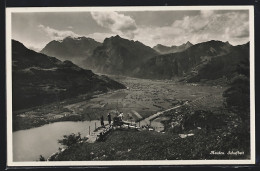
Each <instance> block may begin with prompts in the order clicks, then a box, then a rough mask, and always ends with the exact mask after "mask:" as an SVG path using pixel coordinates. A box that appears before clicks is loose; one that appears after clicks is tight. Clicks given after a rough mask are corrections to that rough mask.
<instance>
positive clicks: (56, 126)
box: [13, 120, 107, 161]
mask: <svg viewBox="0 0 260 171" xmlns="http://www.w3.org/2000/svg"><path fill="white" fill-rule="evenodd" d="M95 123H96V126H97V127H98V126H100V122H99V121H98V120H94V121H84V122H71V121H66V122H55V123H51V124H47V125H44V126H41V127H37V128H31V129H27V130H20V131H16V132H14V133H13V160H14V161H36V160H39V156H40V155H42V156H43V157H45V158H46V159H47V158H48V157H49V156H50V155H52V154H53V153H55V152H57V151H58V148H59V147H61V145H60V144H59V143H58V140H59V139H62V138H63V135H68V134H71V133H75V134H77V133H78V132H80V133H81V135H82V136H81V137H83V136H87V135H88V134H89V126H90V131H91V132H92V131H93V130H94V129H95ZM106 123H107V122H106V121H105V124H106Z"/></svg>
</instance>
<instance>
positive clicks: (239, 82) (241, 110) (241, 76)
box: [223, 59, 250, 121]
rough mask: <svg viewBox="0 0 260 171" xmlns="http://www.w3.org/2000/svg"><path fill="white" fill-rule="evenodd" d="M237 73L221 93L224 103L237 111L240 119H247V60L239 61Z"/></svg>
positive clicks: (248, 93)
mask: <svg viewBox="0 0 260 171" xmlns="http://www.w3.org/2000/svg"><path fill="white" fill-rule="evenodd" d="M236 72H237V75H236V76H235V77H234V78H233V80H232V81H231V84H230V88H228V89H227V90H226V91H224V93H223V97H224V98H225V101H224V105H225V106H226V107H227V108H228V109H229V110H230V111H232V112H234V113H237V114H238V115H239V117H240V118H241V119H242V120H244V121H245V120H248V119H249V116H250V115H249V114H250V80H249V60H248V59H247V60H243V61H241V62H240V63H239V64H238V66H237V68H236Z"/></svg>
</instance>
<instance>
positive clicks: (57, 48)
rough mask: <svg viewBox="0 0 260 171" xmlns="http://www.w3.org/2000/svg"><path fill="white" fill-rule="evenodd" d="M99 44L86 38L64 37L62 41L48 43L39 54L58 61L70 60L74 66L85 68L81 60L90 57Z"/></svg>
mask: <svg viewBox="0 0 260 171" xmlns="http://www.w3.org/2000/svg"><path fill="white" fill-rule="evenodd" d="M100 45H101V43H100V42H97V41H95V40H94V39H92V38H87V37H77V38H73V37H66V38H64V39H63V40H60V41H57V40H53V41H51V42H49V43H48V44H47V45H46V46H45V47H44V48H43V49H42V50H41V51H40V52H41V53H44V54H46V55H48V56H55V57H57V58H58V59H60V60H62V61H64V60H71V61H72V62H74V63H75V64H77V65H79V66H81V67H85V66H84V65H83V63H82V61H83V60H85V59H86V58H88V57H89V56H90V55H92V53H93V51H94V49H95V48H96V47H98V46H100Z"/></svg>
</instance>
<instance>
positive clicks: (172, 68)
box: [136, 40, 249, 82]
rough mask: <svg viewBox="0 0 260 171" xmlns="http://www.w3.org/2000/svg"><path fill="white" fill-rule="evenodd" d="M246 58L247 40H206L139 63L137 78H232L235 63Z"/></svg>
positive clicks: (193, 80) (192, 79) (189, 79)
mask: <svg viewBox="0 0 260 171" xmlns="http://www.w3.org/2000/svg"><path fill="white" fill-rule="evenodd" d="M243 59H249V43H247V44H245V45H241V46H232V45H230V44H229V43H228V42H221V41H214V40H212V41H208V42H203V43H199V44H196V45H193V46H192V47H190V48H188V49H187V50H185V51H183V52H178V53H171V54H165V55H159V56H156V57H153V58H151V59H150V60H149V61H147V62H146V63H143V64H142V65H141V66H140V68H139V71H138V73H137V74H136V76H137V77H141V78H151V79H152V78H153V79H178V80H180V79H182V80H186V81H188V82H200V81H204V80H216V79H220V78H223V77H225V78H227V79H228V78H232V77H233V76H234V72H235V71H234V70H235V67H236V65H237V64H238V63H239V62H240V61H241V60H243Z"/></svg>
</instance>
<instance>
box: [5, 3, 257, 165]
mask: <svg viewBox="0 0 260 171" xmlns="http://www.w3.org/2000/svg"><path fill="white" fill-rule="evenodd" d="M161 10H163V11H171V10H175V11H180V10H249V22H250V25H249V27H250V100H251V101H250V110H251V111H250V135H251V136H250V142H251V144H250V146H251V156H250V159H249V160H147V161H146V160H145V161H143V160H138V161H132V160H131V161H59V162H54V161H48V162H40V161H35V162H14V161H13V149H12V147H13V144H12V140H13V138H12V88H11V87H12V65H11V64H12V61H11V54H12V53H11V52H12V50H11V47H12V46H11V39H12V36H11V34H12V33H11V30H12V29H11V24H12V23H11V21H12V18H11V13H13V12H16V13H17V12H21V13H28V12H87V11H88V12H90V11H161ZM254 45H255V44H254V6H154V7H145V6H138V7H19V8H6V87H7V88H6V93H7V94H6V100H7V109H6V111H7V166H113V165H121V166H122V165H223V164H231V165H238V164H239V165H240V164H255V80H254V79H255V69H254V66H255V65H254V59H255V58H254V55H255V54H254Z"/></svg>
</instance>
